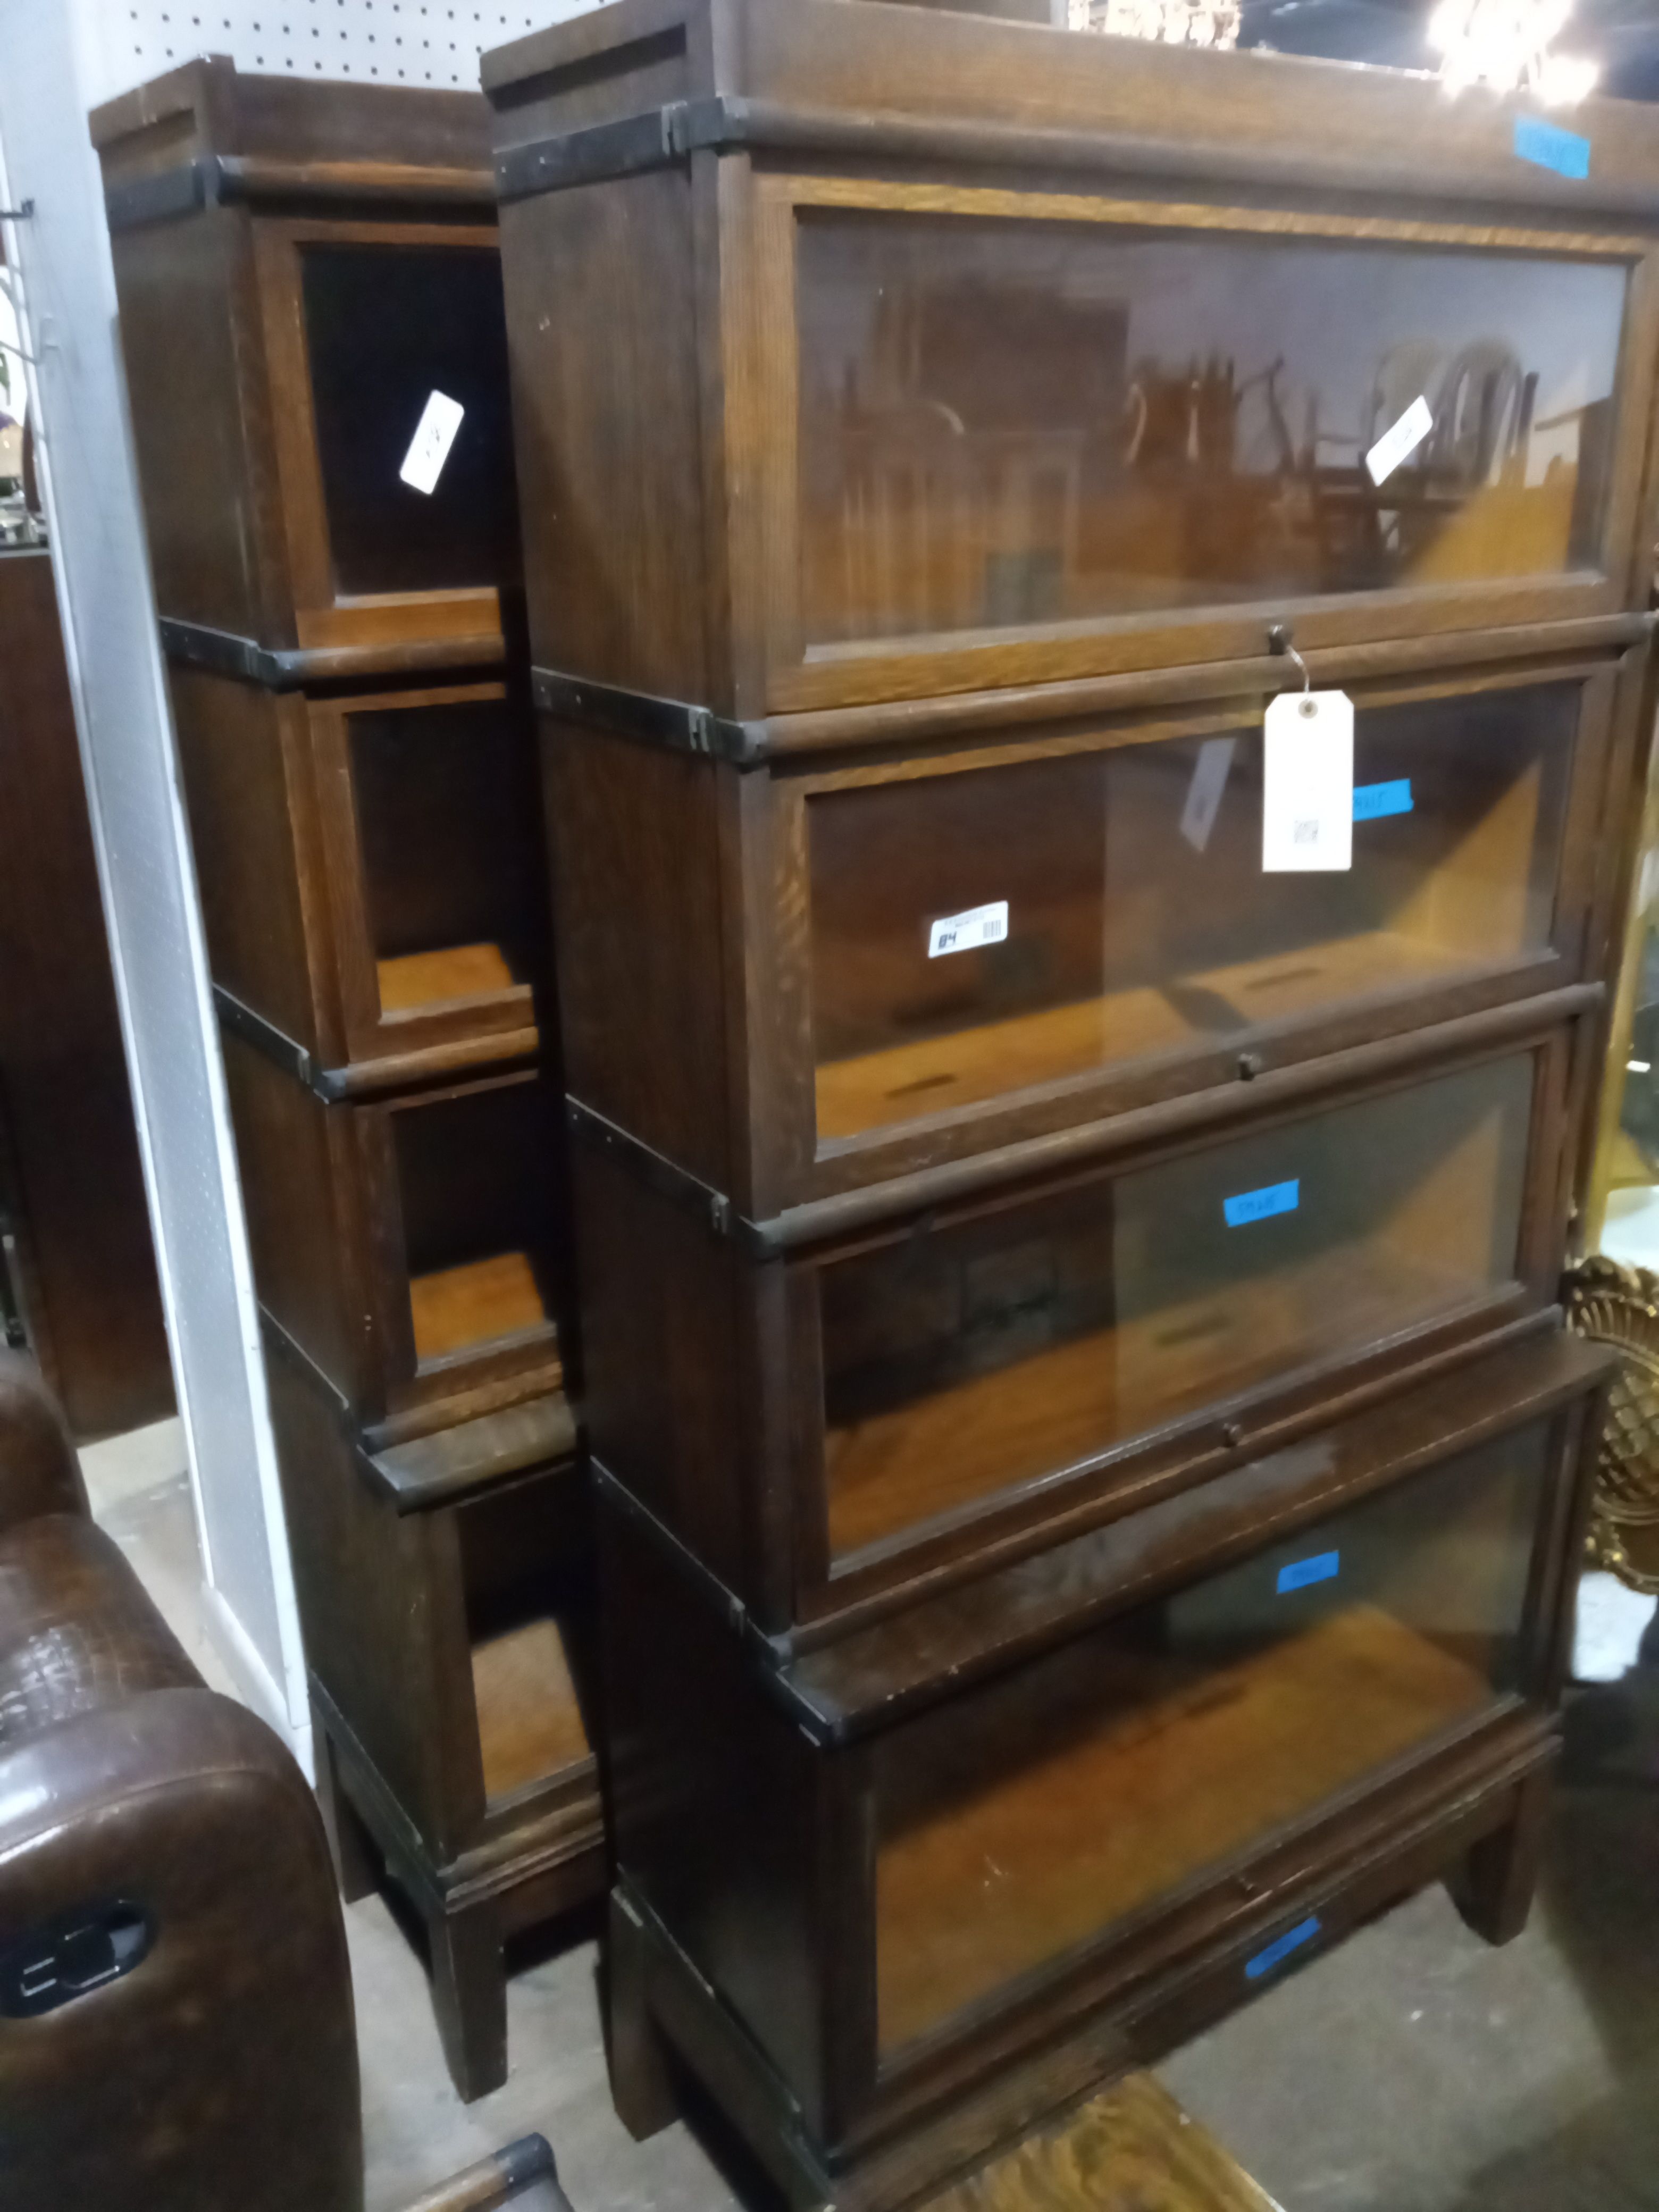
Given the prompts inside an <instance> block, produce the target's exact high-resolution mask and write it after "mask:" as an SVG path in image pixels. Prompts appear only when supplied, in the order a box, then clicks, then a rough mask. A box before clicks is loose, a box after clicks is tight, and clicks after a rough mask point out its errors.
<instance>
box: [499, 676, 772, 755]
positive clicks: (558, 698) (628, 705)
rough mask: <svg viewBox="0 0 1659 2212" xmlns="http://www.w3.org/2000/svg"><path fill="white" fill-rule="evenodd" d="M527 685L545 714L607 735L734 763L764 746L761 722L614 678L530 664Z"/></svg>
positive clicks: (758, 751)
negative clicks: (600, 680)
mask: <svg viewBox="0 0 1659 2212" xmlns="http://www.w3.org/2000/svg"><path fill="white" fill-rule="evenodd" d="M530 686H531V692H532V696H533V697H534V699H535V702H536V704H537V706H538V707H539V708H541V709H542V711H543V712H544V714H558V715H560V716H562V718H563V719H564V720H567V721H571V722H582V723H585V724H586V725H587V726H589V727H590V728H592V729H596V730H604V731H605V732H607V734H608V735H610V736H611V737H618V738H636V739H637V740H638V741H639V742H640V743H641V744H656V745H670V746H672V747H673V748H674V750H676V751H678V752H688V753H701V754H702V755H704V756H705V757H707V758H708V759H711V760H723V761H729V762H731V763H732V765H733V766H734V767H736V768H748V767H750V766H752V765H753V763H755V762H756V761H757V760H758V759H759V758H760V757H761V753H762V751H763V735H764V725H757V724H755V723H750V722H730V721H727V720H726V719H725V718H724V716H722V715H720V714H715V713H714V711H713V709H712V708H708V707H695V706H691V705H689V704H688V703H687V702H685V701H684V700H680V699H660V698H658V697H657V696H655V695H654V694H653V693H652V692H648V691H624V690H620V689H619V688H618V687H617V685H616V684H592V683H590V682H588V681H587V680H586V678H580V677H574V676H561V675H560V674H559V673H558V672H557V671H556V670H555V669H551V668H535V669H532V671H531V675H530Z"/></svg>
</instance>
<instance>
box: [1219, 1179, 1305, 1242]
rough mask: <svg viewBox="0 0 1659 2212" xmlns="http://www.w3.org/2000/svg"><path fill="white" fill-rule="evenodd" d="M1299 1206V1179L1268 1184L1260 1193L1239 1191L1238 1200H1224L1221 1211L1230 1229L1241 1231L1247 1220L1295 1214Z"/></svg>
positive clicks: (1300, 1186) (1300, 1187)
mask: <svg viewBox="0 0 1659 2212" xmlns="http://www.w3.org/2000/svg"><path fill="white" fill-rule="evenodd" d="M1301 1203H1302V1178H1301V1176H1294V1177H1293V1178H1292V1179H1291V1181H1290V1182H1270V1183H1267V1184H1264V1185H1263V1187H1262V1188H1261V1189H1260V1190H1242V1191H1240V1192H1239V1194H1238V1195H1237V1198H1224V1199H1223V1200H1222V1201H1221V1211H1222V1212H1224V1213H1225V1215H1226V1217H1227V1226H1228V1228H1229V1229H1242V1228H1243V1225H1244V1224H1245V1223H1246V1222H1247V1221H1267V1220H1269V1219H1271V1218H1272V1217H1273V1215H1274V1214H1275V1213H1294V1212H1296V1209H1297V1206H1300V1204H1301Z"/></svg>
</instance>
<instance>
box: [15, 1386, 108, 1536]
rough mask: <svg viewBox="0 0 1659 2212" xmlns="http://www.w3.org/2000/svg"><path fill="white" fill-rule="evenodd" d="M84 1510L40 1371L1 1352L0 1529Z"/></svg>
mask: <svg viewBox="0 0 1659 2212" xmlns="http://www.w3.org/2000/svg"><path fill="white" fill-rule="evenodd" d="M86 1510H87V1492H86V1486H85V1485H84V1484H83V1483H82V1480H81V1463H80V1462H79V1460H77V1459H76V1456H75V1447H74V1445H73V1444H72V1443H70V1437H69V1431H68V1430H67V1429H66V1428H65V1427H64V1417H63V1415H62V1414H61V1413H59V1412H58V1407H57V1405H56V1403H55V1401H54V1400H53V1398H52V1393H51V1391H49V1390H48V1389H47V1388H46V1384H45V1383H43V1382H42V1381H41V1379H40V1369H39V1368H38V1367H36V1365H35V1364H34V1362H33V1360H32V1359H26V1358H24V1356H23V1355H22V1353H21V1352H9V1351H7V1350H5V1349H3V1348H0V1528H15V1526H16V1524H17V1523H18V1522H20V1521H33V1520H34V1519H35V1518H36V1517H37V1516H39V1515H40V1514H42V1513H84V1512H85V1511H86Z"/></svg>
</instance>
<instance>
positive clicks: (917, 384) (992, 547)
mask: <svg viewBox="0 0 1659 2212" xmlns="http://www.w3.org/2000/svg"><path fill="white" fill-rule="evenodd" d="M1626 283H1627V271H1626V267H1625V266H1624V264H1620V263H1617V262H1592V261H1589V260H1583V259H1581V260H1577V261H1574V260H1570V259H1567V258H1547V257H1545V256H1543V255H1541V254H1523V253H1498V252H1491V251H1479V250H1473V249H1468V248H1463V249H1457V248H1453V247H1434V246H1404V245H1397V244H1390V243H1384V242H1359V241H1349V240H1335V239H1331V238H1316V237H1304V238H1298V239H1285V238H1283V237H1268V236H1263V235H1253V234H1249V233H1248V232H1244V231H1233V232H1231V233H1229V234H1218V233H1217V232H1209V233H1203V232H1198V233H1194V232H1193V231H1190V230H1188V231H1179V232H1176V231H1159V230H1155V229H1152V228H1139V227H1138V226H1137V227H1131V226H1128V225H1109V224H1094V223H1080V222H1070V223H1067V222H1019V221H987V220H984V219H982V218H980V217H977V216H951V215H939V216H914V215H908V214H905V215H901V214H896V213H895V214H881V213H875V214H866V213H857V214H854V213H845V212H842V211H839V210H835V211H832V210H817V209H811V208H808V209H804V210H802V211H801V213H800V215H799V222H798V228H797V302H798V305H797V315H798V322H799V356H800V368H799V422H800V433H799V440H800V442H799V514H800V525H799V527H800V548H801V550H800V595H801V634H802V642H803V644H804V646H805V647H806V648H807V649H808V651H809V652H810V651H811V649H812V648H814V647H817V648H820V649H824V650H833V649H835V648H837V647H842V648H845V647H850V646H853V645H856V644H860V643H863V644H866V645H867V644H869V643H871V642H873V641H879V640H884V639H896V638H907V637H908V638H913V639H915V638H922V637H932V638H938V637H939V636H940V635H952V634H961V633H964V632H981V633H984V632H999V631H1000V632H1006V631H1010V630H1018V629H1021V628H1024V627H1029V626H1030V625H1033V624H1037V623H1043V624H1048V623H1067V622H1073V623H1075V622H1097V621H1100V620H1102V619H1104V618H1109V617H1119V616H1131V615H1137V614H1142V615H1154V614H1165V613H1168V612H1170V611H1174V610H1176V609H1180V608H1183V607H1198V606H1216V605H1224V604H1229V603H1234V604H1236V603H1240V602H1248V601H1252V600H1269V599H1270V600H1283V599H1306V598H1311V597H1316V596H1328V595H1333V594H1338V593H1343V592H1362V591H1376V590H1380V589H1383V588H1386V587H1389V586H1400V585H1440V584H1449V583H1474V582H1480V581H1484V580H1492V579H1497V578H1502V577H1514V576H1545V575H1559V574H1563V573H1565V572H1567V571H1570V570H1574V569H1594V568H1596V567H1597V566H1598V565H1599V562H1600V545H1601V526H1602V521H1603V518H1604V513H1605V505H1606V496H1607V479H1608V465H1609V455H1610V445H1611V435H1612V422H1613V398H1614V386H1615V380H1616V375H1617V368H1618V359H1619V346H1620V333H1621V330H1622V326H1623V323H1624V315H1625V298H1626ZM1368 463H1369V465H1368Z"/></svg>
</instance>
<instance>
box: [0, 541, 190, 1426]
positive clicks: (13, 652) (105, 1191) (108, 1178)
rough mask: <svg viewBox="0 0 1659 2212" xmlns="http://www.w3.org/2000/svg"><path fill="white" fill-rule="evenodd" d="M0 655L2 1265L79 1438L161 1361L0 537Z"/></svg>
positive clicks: (161, 1328) (31, 575)
mask: <svg viewBox="0 0 1659 2212" xmlns="http://www.w3.org/2000/svg"><path fill="white" fill-rule="evenodd" d="M0 671H3V676H0V1147H3V1149H4V1152H5V1153H6V1155H7V1157H6V1159H5V1160H4V1161H0V1210H3V1211H4V1212H5V1213H6V1215H7V1226H6V1229H5V1231H3V1234H4V1235H5V1236H6V1237H7V1238H8V1239H9V1245H10V1261H9V1265H8V1267H7V1272H8V1273H12V1275H13V1280H12V1293H13V1298H14V1300H15V1322H16V1325H17V1328H18V1329H19V1332H20V1333H21V1334H22V1335H23V1336H24V1337H25V1338H26V1339H27V1341H28V1343H29V1344H30V1346H31V1347H32V1348H33V1351H34V1352H35V1354H36V1356H37V1358H39V1359H40V1364H41V1365H42V1367H43V1368H44V1369H45V1370H46V1375H47V1377H48V1379H49V1380H50V1382H51V1384H52V1391H53V1395H55V1396H56V1397H57V1399H58V1402H59V1403H60V1404H61V1405H62V1407H63V1408H64V1415H65V1417H66V1419H68V1421H69V1424H70V1429H71V1431H73V1433H74V1434H75V1436H76V1437H78V1438H80V1439H82V1441H87V1440H89V1439H91V1438H93V1437H103V1436H112V1435H117V1434H118V1433H120V1432H121V1431H125V1430H127V1429H136V1428H140V1427H143V1425H144V1424H145V1423H147V1422H149V1421H159V1420H161V1419H165V1418H166V1416H167V1414H169V1413H171V1412H172V1411H173V1366H172V1362H171V1359H170V1358H169V1356H168V1352H167V1330H166V1326H165V1323H164V1322H163V1318H162V1312H161V1285H160V1284H159V1282H158V1281H157V1279H156V1273H155V1246H154V1243H152V1241H151V1237H150V1226H149V1200H148V1198H147V1196H146V1194H145V1190H144V1180H143V1167H142V1165H141V1164H140V1160H139V1154H138V1133H137V1127H135V1124H134V1120H133V1104H132V1092H131V1086H130V1085H129V1082H128V1079H127V1063H126V1053H125V1048H124V1046H123V1043H122V1040H121V1024H120V1015H119V1012H118V1008H117V1005H116V998H115V980H114V976H113V974H112V969H111V966H110V950H109V939H108V936H107V934H106V930H105V927H104V908H103V900H102V896H101V894H100V890H99V884H98V868H97V862H96V860H95V858H94V851H93V842H92V827H91V823H90V821H89V819H88V811H87V792H86V785H85V783H84V781H83V780H82V773H81V749H80V745H79V743H78V741H77V739H76V731H75V714H74V708H73V705H72V703H71V701H70V687H69V675H68V671H67V670H66V668H65V666H64V647H63V641H62V635H61V632H60V630H59V629H58V603H57V599H56V596H55V594H54V592H53V589H52V556H51V555H50V554H49V553H47V552H46V550H44V548H41V549H35V550H17V551H12V552H0ZM8 1169H9V1173H8V1172H7V1170H8ZM0 1295H3V1294H0Z"/></svg>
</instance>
